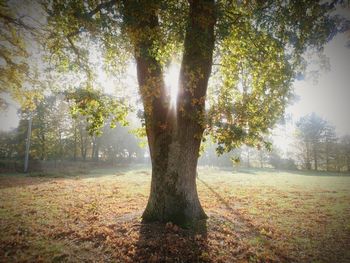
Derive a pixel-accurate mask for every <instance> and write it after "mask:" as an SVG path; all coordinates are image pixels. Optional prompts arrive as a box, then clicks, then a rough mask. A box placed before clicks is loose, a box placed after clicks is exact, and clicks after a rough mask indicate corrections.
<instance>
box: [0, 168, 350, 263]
mask: <svg viewBox="0 0 350 263" xmlns="http://www.w3.org/2000/svg"><path fill="white" fill-rule="evenodd" d="M197 185H198V189H199V196H200V200H201V202H202V205H203V207H204V209H205V211H206V212H207V214H208V216H209V219H208V220H207V222H202V223H201V224H199V225H198V226H197V227H196V229H194V230H188V229H187V230H186V229H182V228H179V227H177V226H175V225H173V224H171V223H167V224H165V225H161V224H142V223H141V220H140V216H141V213H142V210H143V209H144V207H145V205H146V202H147V197H148V192H149V188H150V170H149V168H145V167H130V168H123V169H121V168H120V169H104V170H103V169H99V170H93V171H90V173H88V174H81V175H75V176H72V175H66V176H64V175H62V174H54V175H45V174H44V175H43V174H32V175H31V176H24V175H19V174H14V175H9V174H8V175H0V261H1V262H28V261H29V262H48V261H49V262H350V176H345V175H342V176H340V175H337V174H326V173H319V174H316V173H305V172H304V173H303V172H294V173H292V172H278V171H274V170H253V169H251V170H241V171H232V170H218V169H214V168H199V178H198V181H197Z"/></svg>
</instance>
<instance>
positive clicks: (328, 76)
mask: <svg viewBox="0 0 350 263" xmlns="http://www.w3.org/2000/svg"><path fill="white" fill-rule="evenodd" d="M348 41H350V36H349V33H348V34H341V35H338V36H337V37H335V38H334V39H333V40H332V41H331V42H329V43H328V44H327V45H326V47H325V54H326V56H327V57H328V58H329V63H330V70H329V71H321V72H320V75H319V77H318V79H317V80H316V81H315V79H312V78H306V79H304V80H297V81H295V83H294V89H295V93H296V95H297V96H298V97H299V100H298V101H296V102H295V103H294V104H293V105H290V106H289V107H288V108H287V109H286V113H287V114H288V113H289V114H292V123H291V124H290V123H289V124H287V125H286V127H280V129H276V130H275V131H274V134H275V136H274V141H275V143H276V144H277V145H278V146H279V147H280V148H281V149H282V150H283V151H287V150H288V149H290V148H291V145H290V144H292V135H293V132H294V124H295V122H296V121H297V120H298V119H299V118H300V117H302V116H304V115H306V114H310V113H312V112H315V113H316V114H318V115H319V116H321V117H322V118H324V119H326V120H327V121H329V122H330V123H331V124H333V125H334V126H335V127H336V131H337V134H338V135H340V136H341V135H344V134H350V48H349V47H347V46H346V44H347V43H348Z"/></svg>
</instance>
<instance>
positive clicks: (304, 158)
mask: <svg viewBox="0 0 350 263" xmlns="http://www.w3.org/2000/svg"><path fill="white" fill-rule="evenodd" d="M296 142H297V143H296V148H297V149H296V153H297V160H298V161H299V163H300V166H301V168H303V169H307V170H316V171H317V170H324V171H337V172H341V171H347V172H350V136H349V135H344V136H342V137H338V136H337V134H336V131H335V127H334V126H333V125H331V124H330V123H329V122H327V121H326V120H324V119H322V118H321V117H319V116H317V115H316V114H315V113H312V114H310V115H307V116H305V117H302V118H301V119H300V120H299V121H298V122H297V134H296Z"/></svg>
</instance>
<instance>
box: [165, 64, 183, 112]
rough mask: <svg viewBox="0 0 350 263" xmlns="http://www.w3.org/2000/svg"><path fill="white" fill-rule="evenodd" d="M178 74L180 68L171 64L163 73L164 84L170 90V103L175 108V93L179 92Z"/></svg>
mask: <svg viewBox="0 0 350 263" xmlns="http://www.w3.org/2000/svg"><path fill="white" fill-rule="evenodd" d="M179 73H180V66H179V65H178V64H174V63H172V64H171V65H170V67H169V68H168V70H167V71H166V73H165V84H166V86H167V88H168V89H170V98H171V100H170V103H171V105H172V106H173V107H176V99H177V93H178V90H179Z"/></svg>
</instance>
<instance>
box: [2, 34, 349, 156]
mask: <svg viewBox="0 0 350 263" xmlns="http://www.w3.org/2000/svg"><path fill="white" fill-rule="evenodd" d="M348 41H350V36H349V33H348V34H341V35H338V36H337V37H335V38H334V39H333V40H332V41H331V42H329V43H328V44H327V45H326V47H325V54H326V55H327V56H328V58H329V62H330V67H331V68H330V70H329V71H323V72H320V73H321V74H320V76H319V78H318V80H317V82H315V81H314V80H313V79H312V78H306V79H304V80H298V81H295V83H294V88H295V93H296V95H297V96H298V97H299V100H298V101H297V102H295V103H294V104H293V105H291V106H289V107H288V108H287V109H286V112H287V113H290V114H292V117H293V118H292V124H288V125H287V126H286V127H282V129H277V130H275V131H274V134H275V136H274V140H275V142H276V144H277V145H278V146H279V147H280V148H282V150H284V151H287V150H288V146H289V144H290V143H291V136H292V133H293V124H294V123H295V122H296V121H297V120H298V119H299V118H300V117H301V116H304V115H306V114H309V113H312V112H315V113H317V114H318V115H320V116H321V117H323V118H325V119H326V120H328V121H329V122H331V123H332V124H333V125H335V126H336V129H337V133H338V134H339V135H344V134H350V48H349V47H346V43H347V42H348ZM178 71H179V66H178V65H172V66H171V67H170V69H169V70H168V71H167V72H166V74H165V82H166V85H167V86H168V87H170V88H171V92H172V93H173V94H176V91H177V90H176V89H177V84H178V74H179V72H178ZM107 79H108V77H107V76H106V75H105V74H103V73H101V75H100V76H99V79H98V81H99V82H100V83H101V86H104V87H105V89H106V91H109V92H111V91H112V90H113V89H114V87H116V86H118V83H116V81H111V80H109V81H107V82H105V81H106V80H107ZM123 82H124V84H126V85H127V86H129V87H130V86H132V87H135V92H136V91H137V89H136V85H137V83H136V69H135V65H130V66H129V67H128V70H127V78H126V79H125V80H123ZM135 94H136V93H135ZM129 95H132V94H129ZM1 96H4V95H1ZM133 96H134V95H133ZM174 97H175V96H173V98H174ZM174 102H175V100H174V99H173V103H174ZM17 125H18V117H17V106H16V105H15V104H10V105H9V107H8V109H7V111H6V112H0V129H1V130H9V129H11V128H15V127H16V126H17Z"/></svg>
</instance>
